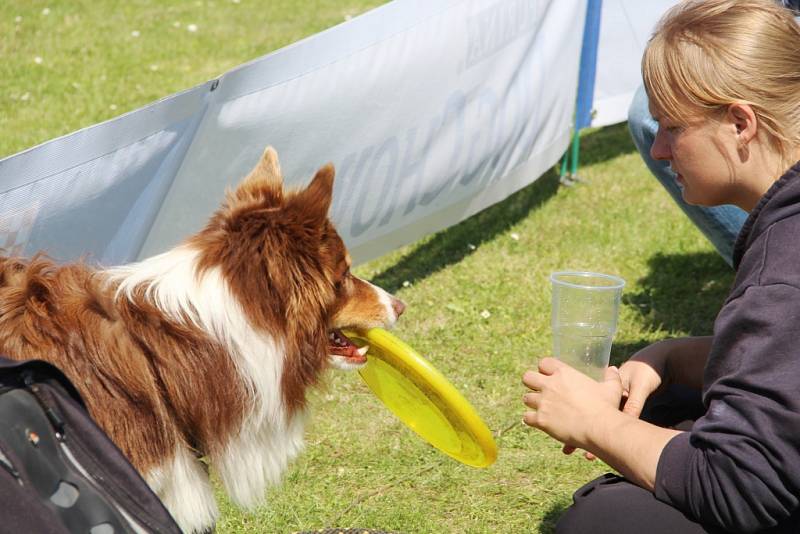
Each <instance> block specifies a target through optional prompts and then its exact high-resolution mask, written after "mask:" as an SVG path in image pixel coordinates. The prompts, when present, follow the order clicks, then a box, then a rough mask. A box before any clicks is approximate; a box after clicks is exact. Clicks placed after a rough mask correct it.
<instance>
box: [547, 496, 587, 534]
mask: <svg viewBox="0 0 800 534" xmlns="http://www.w3.org/2000/svg"><path fill="white" fill-rule="evenodd" d="M575 489H578V488H577V487H576V488H575ZM566 511H567V504H563V503H561V504H554V505H553V506H552V507H551V508H550V509H549V510H548V511H547V513H546V514H544V517H543V518H542V522H541V523H540V524H539V533H540V534H553V532H555V531H556V523H558V520H559V519H561V516H562V515H563V514H564V512H566Z"/></svg>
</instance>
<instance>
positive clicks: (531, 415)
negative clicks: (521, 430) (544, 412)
mask: <svg viewBox="0 0 800 534" xmlns="http://www.w3.org/2000/svg"><path fill="white" fill-rule="evenodd" d="M522 422H523V423H525V424H526V425H528V426H532V427H536V428H538V427H537V426H536V412H535V411H531V412H525V413H524V414H523V415H522Z"/></svg>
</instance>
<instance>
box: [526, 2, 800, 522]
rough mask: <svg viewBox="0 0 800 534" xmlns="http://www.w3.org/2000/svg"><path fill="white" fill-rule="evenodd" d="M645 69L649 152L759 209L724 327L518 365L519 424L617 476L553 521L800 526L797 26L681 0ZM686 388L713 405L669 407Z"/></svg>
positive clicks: (694, 186) (716, 198) (584, 492)
mask: <svg viewBox="0 0 800 534" xmlns="http://www.w3.org/2000/svg"><path fill="white" fill-rule="evenodd" d="M642 74H643V78H644V83H645V89H646V91H647V95H648V97H649V106H650V112H651V114H652V116H653V118H654V119H656V120H657V121H658V124H659V125H658V132H657V134H656V137H655V140H654V142H653V146H652V148H651V155H652V157H653V158H654V159H657V160H663V161H668V162H669V164H670V166H671V168H672V170H673V171H674V173H675V175H676V179H677V181H678V182H679V183H680V184H681V186H682V196H683V199H684V200H685V201H686V202H687V203H689V204H692V205H699V206H718V205H724V204H732V205H735V206H738V207H740V208H741V209H743V210H744V211H746V212H748V216H747V220H746V221H745V223H744V226H743V227H742V229H741V232H740V233H739V236H738V238H737V240H736V244H735V246H734V250H733V257H732V260H733V265H734V268H735V269H736V270H737V274H736V279H735V281H734V284H733V287H732V289H731V291H730V294H729V296H728V298H727V300H726V301H725V303H724V304H723V306H722V309H721V310H720V312H719V314H718V315H717V318H716V321H715V324H714V335H713V336H709V337H693V338H682V339H672V340H666V341H662V342H659V343H656V344H653V345H650V346H648V347H646V348H645V349H643V350H641V351H639V352H638V353H637V354H635V355H634V356H633V357H632V358H631V359H630V360H629V361H628V362H626V363H625V364H624V365H622V367H621V368H620V369H619V370H617V369H615V368H610V369H609V370H608V372H607V373H606V380H605V381H603V382H594V381H592V380H591V379H589V378H588V377H586V376H585V375H583V374H581V373H579V372H578V371H576V370H574V369H572V368H571V367H569V366H567V365H566V364H564V363H563V362H560V361H558V360H555V359H553V358H543V359H542V360H541V361H540V363H539V367H538V369H537V370H535V371H533V370H531V371H528V372H527V373H525V375H524V376H523V382H524V383H525V385H526V386H528V387H529V388H530V391H529V392H528V393H526V394H525V396H524V403H525V405H526V406H527V407H528V408H529V410H528V411H526V412H525V415H524V420H525V422H526V423H527V424H529V425H531V426H533V427H536V428H539V429H541V430H543V431H545V432H547V433H548V434H549V435H551V436H552V437H554V438H555V439H557V440H559V441H561V442H563V443H564V445H565V452H570V451H572V450H574V449H575V448H582V449H585V450H586V451H588V452H589V453H591V454H592V455H595V456H597V457H599V458H600V459H602V460H604V461H606V462H607V463H608V464H609V465H610V466H611V467H612V468H614V469H616V470H617V471H618V472H619V473H621V474H622V475H623V477H624V478H623V477H618V476H616V475H606V476H604V477H601V478H600V479H597V480H595V481H593V482H590V483H589V484H587V485H586V486H584V487H583V488H581V489H580V490H579V491H578V492H576V493H575V497H574V504H573V505H572V506H571V507H570V508H569V509H568V510H567V512H566V513H565V514H564V516H563V517H562V519H561V520H560V522H559V524H558V527H557V529H556V532H563V533H570V534H573V533H575V534H579V533H584V532H585V533H589V532H591V533H595V534H602V533H615V534H617V533H626V532H630V533H633V532H636V533H639V532H643V533H646V534H660V533H670V534H672V533H695V532H696V533H700V532H714V533H716V532H762V531H765V532H773V533H777V532H781V533H799V532H800V162H799V161H798V160H800V27H798V25H797V23H796V22H795V19H794V17H793V15H792V13H791V12H790V11H788V10H786V9H784V8H783V7H781V6H780V5H779V4H778V3H777V2H772V1H770V0H705V1H702V0H689V1H686V2H682V3H680V4H678V5H677V6H676V7H674V8H673V9H672V10H671V11H670V12H668V13H667V15H666V16H665V17H664V19H663V20H662V21H661V22H660V24H659V26H658V27H657V28H656V31H655V34H654V36H653V37H652V39H651V41H650V42H649V44H648V46H647V49H646V51H645V55H644V58H643V61H642ZM679 386H682V387H683V388H685V390H688V391H692V390H694V391H696V392H699V393H701V394H702V402H701V403H698V404H697V405H696V406H694V407H690V408H689V409H688V410H687V409H686V406H681V407H680V410H676V411H674V412H672V411H671V410H670V409H669V405H667V409H666V410H664V405H663V399H664V398H665V397H664V396H663V395H661V392H664V391H669V390H670V389H671V388H677V387H679ZM658 401H662V404H661V406H660V407H659V406H656V404H657V402H658ZM620 406H622V410H621V411H620V410H619V407H620ZM643 409H644V411H643ZM659 409H660V411H661V415H662V416H663V415H664V414H665V413H666V414H667V415H672V416H677V417H672V420H671V421H669V420H668V418H665V417H656V416H657V415H658V413H657V412H658V410H659ZM693 412H694V413H693ZM640 416H641V417H640ZM680 416H684V417H686V418H688V419H694V421H682V422H681V421H678V419H680V418H681V417H680ZM647 420H650V421H655V422H656V423H659V424H653V423H652V422H648V421H647Z"/></svg>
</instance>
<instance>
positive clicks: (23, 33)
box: [0, 0, 732, 534]
mask: <svg viewBox="0 0 800 534" xmlns="http://www.w3.org/2000/svg"><path fill="white" fill-rule="evenodd" d="M380 3H381V2H380V1H371V2H367V1H356V0H352V1H344V0H337V1H333V0H329V1H322V0H318V1H314V2H303V3H299V2H298V3H295V2H289V1H276V0H270V1H269V2H256V1H254V0H241V2H240V3H233V2H231V1H222V0H218V1H216V2H174V1H173V2H158V3H157V2H144V1H139V2H129V3H124V4H123V3H117V2H111V1H108V0H102V1H100V0H98V1H94V2H88V1H86V2H55V1H53V2H47V3H42V2H32V1H22V0H15V1H12V2H11V4H9V3H8V2H7V1H6V2H5V3H4V4H3V8H2V9H1V10H0V55H1V56H2V57H3V59H4V60H3V62H2V63H0V128H2V131H3V135H2V136H0V155H7V154H10V153H13V152H15V151H18V150H21V149H24V148H27V147H29V146H31V145H34V144H36V143H39V142H42V141H45V140H47V139H50V138H52V137H55V136H58V135H62V134H65V133H68V132H70V131H72V130H75V129H77V128H80V127H84V126H87V125H90V124H93V123H95V122H98V121H101V120H105V119H108V118H110V117H113V116H115V115H117V114H120V113H122V112H125V111H128V110H131V109H135V108H136V107H139V106H141V105H144V104H146V103H149V102H151V101H153V100H155V99H157V98H161V97H163V96H167V95H169V94H171V93H173V92H175V91H178V90H181V89H185V88H188V87H191V86H193V85H195V84H197V83H200V82H203V81H205V80H206V79H208V78H211V77H214V76H216V75H218V74H220V73H222V72H223V71H225V70H227V69H230V68H232V67H234V66H236V65H238V64H241V63H243V62H246V61H248V60H250V59H253V58H255V57H257V56H259V55H261V54H264V53H267V52H268V51H270V50H273V49H275V48H278V47H280V46H283V45H285V44H288V43H290V42H293V41H296V40H297V39H299V38H301V37H304V36H306V35H309V34H312V33H314V32H317V31H319V30H321V29H323V28H325V27H328V26H330V25H333V24H336V23H338V22H340V21H342V20H343V19H344V18H345V16H347V15H355V14H357V13H360V12H362V11H364V10H366V9H368V8H370V7H373V6H375V5H377V4H380ZM45 7H49V9H50V13H49V14H48V15H43V14H42V10H43V8H45ZM16 16H21V17H22V20H21V22H20V23H16V22H15V20H14V18H15V17H16ZM174 22H180V27H178V28H175V27H174V26H173V23H174ZM188 24H196V25H197V26H198V31H197V32H194V33H192V32H189V31H187V30H186V26H187V25H188ZM17 28H19V29H17ZM132 31H139V32H140V34H139V36H138V37H133V36H132V35H131V32H132ZM36 56H39V57H41V58H42V63H41V64H37V63H35V62H34V57H36ZM151 65H157V66H158V68H157V69H156V70H152V69H151V68H150V66H151ZM25 94H27V95H28V96H27V97H25V98H23V96H24V95H25ZM112 105H114V106H116V109H112V108H111V106H112ZM581 176H582V177H583V178H584V179H585V180H586V182H585V183H582V184H580V185H578V186H575V187H572V188H565V187H560V186H559V185H558V178H557V176H556V174H555V173H554V172H552V171H551V172H548V173H547V174H545V175H544V176H542V177H541V178H540V179H539V180H538V181H536V182H535V183H534V184H532V185H531V186H529V187H527V188H525V189H523V190H522V191H520V192H518V193H517V194H515V195H513V196H512V197H510V198H509V199H507V200H506V201H505V202H502V203H500V204H497V205H495V206H493V207H491V208H489V209H487V210H485V211H483V212H481V213H479V214H477V215H475V216H474V217H472V218H470V219H468V220H466V221H464V222H462V223H461V224H459V225H456V226H454V227H452V228H449V229H447V230H446V231H443V232H440V233H438V234H435V235H432V236H429V237H427V238H425V239H423V240H421V241H419V242H418V243H415V244H413V245H411V246H408V247H404V248H403V249H401V250H397V251H395V252H393V253H391V254H388V255H387V256H385V257H383V258H380V259H378V260H375V261H373V262H370V263H368V264H365V265H362V266H360V267H359V268H358V269H357V271H358V272H359V274H361V275H362V276H365V277H368V278H371V279H372V280H373V281H375V282H376V283H379V284H380V285H382V286H383V287H386V288H387V289H389V290H391V291H394V292H395V293H396V294H397V295H398V296H400V297H401V298H403V299H404V300H405V301H406V302H407V303H408V305H409V307H408V310H407V311H406V314H405V316H404V317H403V319H402V320H401V322H400V324H399V325H398V329H397V333H398V334H399V335H400V336H401V337H402V338H404V339H405V340H406V341H408V342H409V343H410V344H411V345H412V346H414V347H415V348H417V349H418V350H419V351H420V352H421V353H422V354H424V355H426V356H428V357H429V358H430V360H431V361H432V362H433V364H434V365H436V366H437V367H438V368H439V369H440V370H441V371H442V372H443V373H444V374H445V375H446V376H448V377H449V378H450V380H451V381H452V382H453V383H454V384H455V385H456V386H457V387H458V388H459V389H460V390H461V391H462V392H463V393H464V394H465V396H466V397H467V398H469V399H470V400H471V401H472V402H473V404H474V405H475V407H476V408H477V409H478V411H479V412H480V413H481V414H482V416H483V417H484V418H485V420H486V422H487V424H488V425H489V427H490V428H491V429H492V430H493V431H494V432H495V433H496V434H497V443H498V445H499V448H500V453H499V458H498V460H497V462H496V463H495V464H494V465H493V466H492V467H490V468H488V469H482V470H478V469H473V468H469V467H465V466H462V465H460V464H458V463H456V462H454V461H453V460H450V459H449V458H448V457H446V456H444V455H442V454H440V453H438V452H437V451H435V450H434V449H432V448H431V447H430V446H428V445H426V444H425V443H424V442H422V441H421V440H419V439H418V438H416V437H415V435H413V434H412V433H411V432H410V431H409V430H408V429H406V428H405V427H404V426H403V425H402V424H400V423H399V422H398V421H397V420H395V419H394V418H393V416H391V415H390V414H389V413H388V412H387V411H386V410H385V409H384V408H383V407H382V406H381V405H380V404H379V403H378V401H377V400H376V399H375V398H374V397H373V396H372V395H371V394H370V393H368V391H367V389H366V387H365V386H364V384H363V383H362V382H361V381H360V379H359V377H358V375H357V374H354V373H353V374H348V373H334V372H332V373H330V374H329V375H328V376H327V378H326V383H325V386H324V387H323V388H322V389H320V390H319V391H316V392H314V393H313V395H312V399H311V406H312V411H311V417H310V420H309V427H308V431H307V448H306V451H305V453H304V454H303V455H302V456H301V457H300V458H299V459H298V461H296V462H295V463H294V464H293V465H292V467H291V469H290V470H289V472H288V473H287V474H286V477H285V480H284V483H283V484H282V485H281V486H280V487H278V488H274V489H272V490H271V491H270V492H269V493H268V495H267V497H266V499H265V504H264V505H263V506H262V507H261V508H259V509H258V510H257V511H255V512H254V513H243V512H241V511H239V510H236V509H235V508H233V507H231V506H230V505H229V504H228V503H227V501H226V500H225V497H224V496H223V495H222V494H220V495H219V497H220V501H221V504H222V509H223V516H222V519H221V522H220V524H219V528H218V532H220V533H222V534H227V533H246V532H253V533H254V532H269V533H283V532H293V531H299V530H311V529H320V528H326V527H334V526H335V527H343V528H344V527H355V526H358V527H364V528H382V529H385V530H392V531H397V532H404V533H429V532H430V533H433V532H435V533H439V532H452V533H494V532H543V533H547V532H551V531H552V526H553V525H554V523H555V521H556V520H557V518H558V516H559V515H560V514H561V512H562V511H563V509H564V508H565V507H566V506H567V505H568V504H569V503H570V498H571V494H572V492H573V491H574V490H575V489H576V488H577V487H579V486H580V485H581V484H583V483H584V482H586V481H587V480H589V479H590V478H593V477H595V476H597V475H599V474H601V473H603V472H605V471H607V467H606V466H604V465H603V464H602V463H600V462H587V461H585V460H583V459H582V458H581V457H580V456H579V455H573V456H570V457H567V456H564V455H563V454H562V453H561V452H560V445H559V444H558V443H556V442H554V441H553V440H551V439H550V438H548V437H547V436H546V435H544V434H542V433H540V432H537V431H534V430H531V429H529V428H527V427H525V426H524V425H522V424H521V423H520V419H521V416H522V411H523V410H522V403H521V396H522V393H523V388H522V386H521V384H520V377H521V375H522V373H523V371H524V370H525V369H527V368H528V367H530V366H532V365H534V364H535V362H536V361H537V358H538V357H540V356H542V355H546V354H547V352H548V348H549V345H550V333H549V320H550V316H549V313H550V300H549V299H550V288H549V283H548V279H547V276H548V274H549V273H550V272H551V271H554V270H557V269H564V268H572V269H590V270H597V271H604V272H609V273H614V274H618V275H620V276H622V277H623V278H625V279H626V280H627V282H628V285H627V286H626V288H625V294H624V297H623V307H622V311H621V317H620V326H619V333H618V336H617V339H616V342H615V345H614V348H613V351H612V358H613V360H614V361H615V362H616V363H620V362H622V361H624V360H625V359H626V358H627V357H629V356H630V355H631V354H632V353H634V352H635V351H636V350H638V349H639V348H641V347H643V346H644V345H646V344H648V343H651V342H653V341H655V340H658V339H662V338H664V337H668V336H675V335H686V334H708V333H710V331H711V325H712V319H713V316H714V314H715V311H716V310H717V308H718V307H719V305H720V303H721V302H722V300H723V298H724V296H725V293H726V289H727V287H728V286H729V285H730V283H731V281H732V272H731V271H730V269H729V268H728V267H727V266H726V265H725V264H724V263H723V262H722V260H721V259H720V258H719V257H718V256H717V255H716V254H715V253H714V252H713V250H712V248H711V247H710V245H708V243H707V242H706V241H705V240H704V239H703V238H702V236H700V234H699V233H698V232H697V230H696V229H695V228H694V227H693V226H692V225H691V224H690V223H689V222H688V220H687V219H686V218H685V217H684V216H683V215H682V214H681V213H680V211H679V210H678V209H677V208H676V207H675V206H674V205H673V204H672V202H671V200H670V199H669V198H668V196H667V195H666V193H664V191H663V190H662V189H661V188H660V186H659V185H658V184H657V183H656V182H655V180H654V179H652V178H651V177H650V175H649V174H648V172H647V170H646V168H645V167H644V165H643V164H642V163H641V161H640V159H639V157H638V155H637V154H636V153H635V150H634V148H633V145H632V144H631V142H630V140H629V137H628V133H627V130H626V128H625V126H624V125H618V126H613V127H608V128H604V129H600V130H596V131H593V132H589V133H587V134H586V135H584V137H583V151H582V167H581ZM515 237H516V238H515ZM484 310H486V311H488V312H489V313H490V315H489V317H488V318H484V317H483V316H482V314H481V312H483V311H484Z"/></svg>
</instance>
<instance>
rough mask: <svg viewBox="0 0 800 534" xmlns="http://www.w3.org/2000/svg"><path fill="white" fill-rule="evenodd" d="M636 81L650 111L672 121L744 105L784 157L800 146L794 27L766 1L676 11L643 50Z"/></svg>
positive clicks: (731, 0)
mask: <svg viewBox="0 0 800 534" xmlns="http://www.w3.org/2000/svg"><path fill="white" fill-rule="evenodd" d="M642 78H643V79H644V85H645V89H646V91H647V94H648V97H649V98H650V103H651V106H652V107H653V108H654V109H655V110H657V111H658V113H660V114H663V115H665V116H666V117H668V118H670V119H672V120H674V121H677V122H678V123H682V124H688V123H689V122H692V121H693V120H696V119H698V118H708V117H715V116H716V117H719V116H721V115H722V114H723V113H724V112H725V111H726V109H727V107H728V105H730V104H733V103H742V104H748V105H750V106H751V107H752V109H753V111H754V112H755V114H756V117H757V120H758V123H759V125H760V128H759V133H760V134H763V135H765V136H766V138H767V140H768V141H769V142H770V143H772V144H773V145H774V147H775V149H777V150H778V152H779V153H780V154H781V156H782V157H783V158H787V157H790V154H791V152H792V150H793V149H796V148H797V147H800V26H798V24H797V22H795V19H794V17H793V15H792V12H791V11H789V10H788V9H786V8H784V7H782V6H780V5H779V4H777V3H775V2H773V1H772V0H686V1H684V2H681V3H680V4H678V5H676V6H674V7H673V8H672V9H670V10H669V11H668V12H667V14H666V15H665V16H664V17H663V18H662V19H661V21H660V22H659V23H658V26H657V27H656V30H655V33H654V35H653V37H652V38H651V39H650V42H649V43H648V45H647V48H646V50H645V53H644V57H643V58H642ZM789 163H794V160H792V161H790V162H789Z"/></svg>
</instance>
